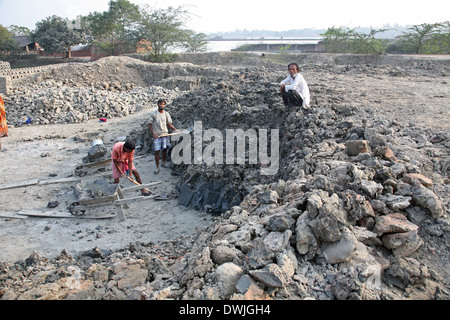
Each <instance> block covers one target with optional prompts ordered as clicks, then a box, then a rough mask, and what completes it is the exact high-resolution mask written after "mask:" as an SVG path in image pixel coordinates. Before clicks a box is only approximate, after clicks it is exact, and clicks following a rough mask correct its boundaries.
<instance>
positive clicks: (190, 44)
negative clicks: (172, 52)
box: [182, 30, 208, 52]
mask: <svg viewBox="0 0 450 320" xmlns="http://www.w3.org/2000/svg"><path fill="white" fill-rule="evenodd" d="M206 37H207V36H206V34H204V33H195V32H193V31H191V30H186V38H185V39H184V41H182V43H183V48H184V49H185V50H186V52H205V51H206V46H207V45H208V41H207V40H206Z"/></svg>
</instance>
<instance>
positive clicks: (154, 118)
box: [149, 99, 177, 173]
mask: <svg viewBox="0 0 450 320" xmlns="http://www.w3.org/2000/svg"><path fill="white" fill-rule="evenodd" d="M165 107H166V100H164V99H160V100H159V101H158V110H156V111H154V112H152V113H151V114H150V121H149V129H150V132H151V134H152V135H153V138H154V140H153V147H154V150H155V161H156V170H155V173H159V158H160V153H162V161H163V162H162V166H163V167H166V158H167V150H168V149H169V148H170V147H171V145H170V137H169V136H168V134H169V128H170V129H172V130H174V131H176V130H177V129H175V127H174V126H173V124H172V117H171V116H170V114H169V113H168V112H167V111H165V110H164V109H165Z"/></svg>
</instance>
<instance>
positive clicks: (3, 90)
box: [0, 61, 11, 94]
mask: <svg viewBox="0 0 450 320" xmlns="http://www.w3.org/2000/svg"><path fill="white" fill-rule="evenodd" d="M10 84H11V66H10V64H9V62H3V61H0V94H7V93H9V91H10Z"/></svg>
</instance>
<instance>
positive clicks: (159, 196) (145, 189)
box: [117, 168, 169, 200]
mask: <svg viewBox="0 0 450 320" xmlns="http://www.w3.org/2000/svg"><path fill="white" fill-rule="evenodd" d="M117 169H119V168H117ZM119 171H120V173H122V174H125V173H123V172H122V170H120V169H119ZM125 178H127V179H128V180H130V181H131V182H132V183H134V184H135V185H137V186H140V185H141V184H140V183H139V182H137V181H135V180H133V179H132V178H130V177H127V176H125ZM142 190H144V191H147V192H149V193H150V194H152V195H154V196H155V200H168V199H169V198H168V197H167V196H165V195H162V194H154V193H153V192H151V191H150V190H148V189H147V188H143V189H142Z"/></svg>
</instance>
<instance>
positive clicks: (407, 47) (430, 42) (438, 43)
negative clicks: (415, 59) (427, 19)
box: [397, 22, 450, 54]
mask: <svg viewBox="0 0 450 320" xmlns="http://www.w3.org/2000/svg"><path fill="white" fill-rule="evenodd" d="M408 30H410V31H409V32H404V33H403V34H402V35H401V36H398V37H397V43H398V48H400V50H401V51H402V52H407V53H416V54H432V53H449V52H450V50H449V46H450V27H449V22H444V23H433V24H429V23H422V24H420V25H414V26H412V27H411V28H408Z"/></svg>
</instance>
